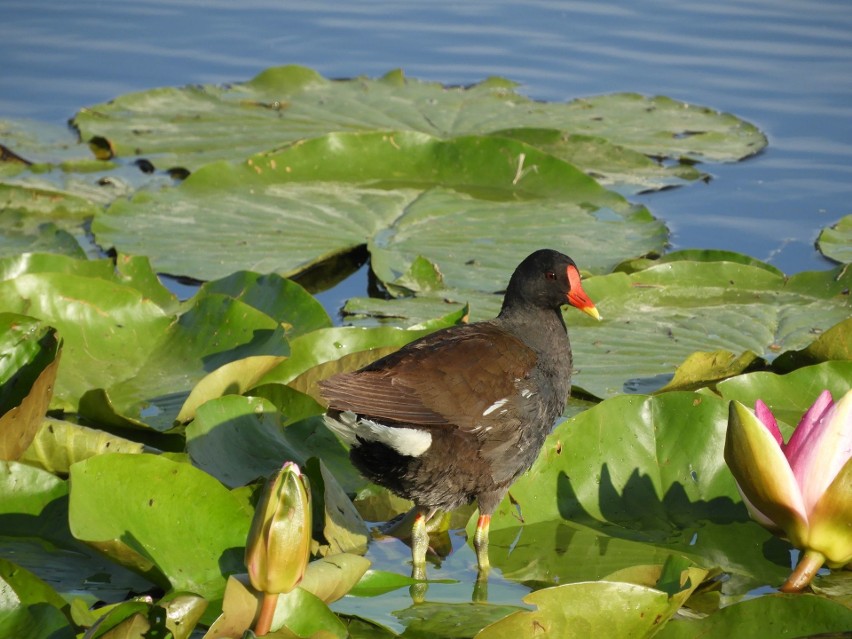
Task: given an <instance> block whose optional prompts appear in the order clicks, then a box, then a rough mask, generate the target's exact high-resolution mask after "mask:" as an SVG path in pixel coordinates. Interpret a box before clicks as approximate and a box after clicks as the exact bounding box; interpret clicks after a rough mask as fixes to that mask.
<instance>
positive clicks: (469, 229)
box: [92, 132, 667, 291]
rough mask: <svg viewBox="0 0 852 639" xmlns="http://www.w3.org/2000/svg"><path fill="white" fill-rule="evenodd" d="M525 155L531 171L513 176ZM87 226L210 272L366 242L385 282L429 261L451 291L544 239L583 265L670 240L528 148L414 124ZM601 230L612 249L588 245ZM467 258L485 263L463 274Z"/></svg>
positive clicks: (209, 172) (267, 160)
mask: <svg viewBox="0 0 852 639" xmlns="http://www.w3.org/2000/svg"><path fill="white" fill-rule="evenodd" d="M521 163H525V166H527V167H528V169H529V171H528V172H527V173H524V174H523V176H522V177H520V178H519V177H518V176H517V175H516V173H517V170H518V167H519V166H520V164H521ZM247 216H248V217H250V219H251V225H248V226H247V225H246V224H245V219H246V217H247ZM308 220H309V221H310V223H307V221H308ZM190 221H191V222H192V223H191V224H190V223H188V222H190ZM460 225H461V226H460ZM92 228H93V231H94V233H95V234H96V236H97V238H98V241H99V243H101V244H102V245H105V246H114V247H115V248H117V249H118V250H119V251H122V252H125V253H131V254H132V253H140V254H146V255H149V256H150V257H151V260H152V262H153V263H154V264H155V266H156V268H157V269H158V270H160V271H162V272H166V273H170V274H172V275H184V276H191V277H194V278H196V279H202V280H205V279H213V278H219V277H224V276H227V275H228V274H230V273H232V272H233V271H238V270H241V269H251V270H253V271H259V272H268V271H275V272H278V273H280V274H282V275H285V276H292V275H296V274H299V273H302V272H304V271H305V270H307V269H309V268H311V267H312V266H316V265H317V264H320V263H321V262H323V261H324V260H327V259H329V258H331V257H334V256H337V255H340V254H343V253H348V252H351V251H353V250H355V249H356V248H357V247H359V246H362V245H364V244H368V247H369V250H370V252H371V255H372V258H373V270H374V271H375V272H376V274H377V275H378V276H379V277H380V278H381V279H382V280H384V281H386V282H392V281H394V280H396V279H397V278H398V277H399V276H400V275H402V274H403V273H405V272H406V271H408V270H409V268H410V265H411V263H412V262H414V261H415V260H416V259H417V258H418V256H422V257H423V258H426V259H428V260H429V261H431V262H433V263H435V264H437V265H438V268H440V270H441V272H442V273H443V274H444V276H445V279H446V282H447V284H448V286H460V285H463V287H464V288H471V289H475V290H482V289H481V287H482V286H485V289H484V290H486V291H493V290H494V287H495V283H494V282H495V279H496V280H497V281H498V283H497V284H496V286H497V287H503V286H505V280H506V279H507V275H508V274H507V272H506V271H507V270H508V273H511V270H512V269H513V268H514V266H515V265H516V264H517V263H518V262H520V260H521V259H522V258H523V257H525V256H526V254H527V253H529V252H531V251H532V250H533V249H537V248H540V247H541V246H546V245H553V244H556V245H558V246H562V245H566V246H565V248H567V249H568V250H570V251H571V252H572V256H573V257H574V258H575V259H576V260H577V262H578V263H580V264H583V265H584V266H583V268H586V269H589V270H592V271H595V272H604V271H607V270H609V269H610V268H611V267H612V266H615V265H616V264H617V263H618V262H620V261H621V260H623V259H625V258H627V257H630V256H636V255H641V254H644V253H647V252H649V251H661V250H662V248H663V246H664V245H665V243H666V240H667V232H666V229H665V226H664V225H663V224H662V223H660V222H659V221H657V220H655V219H654V218H653V217H652V216H651V215H650V214H649V213H648V211H647V210H645V209H644V208H641V207H636V208H634V207H631V206H630V205H629V204H628V203H627V202H626V201H625V200H624V199H623V198H622V197H621V196H619V195H617V194H616V193H614V192H612V191H607V190H606V189H604V188H602V187H601V186H600V185H598V184H597V182H595V181H594V180H593V179H591V178H589V177H588V176H586V175H585V174H583V173H582V172H581V171H579V170H578V169H576V168H575V167H573V166H572V165H570V164H568V163H566V162H563V161H561V160H559V159H557V158H555V157H553V156H550V155H546V154H543V153H541V152H540V151H537V150H536V149H535V148H533V147H529V146H527V145H524V144H522V143H520V142H516V141H513V140H508V139H504V138H493V137H464V138H454V139H452V140H441V139H439V138H434V137H430V136H428V135H426V134H422V133H413V132H391V133H384V132H383V133H333V134H329V135H327V136H324V137H321V138H316V139H312V140H308V141H304V142H299V143H296V144H293V145H291V146H288V147H286V148H284V149H283V150H280V151H276V152H274V153H267V154H261V155H257V156H253V157H251V158H249V159H248V160H247V161H245V162H242V163H240V164H227V163H224V162H219V163H214V164H210V165H207V166H205V167H203V168H201V169H199V170H198V171H197V172H195V173H194V174H193V175H192V176H190V177H189V178H188V179H187V180H186V181H185V182H183V183H182V184H181V185H180V186H179V187H177V188H173V189H163V190H161V191H158V192H156V193H149V192H144V193H140V194H139V195H138V196H137V197H135V198H133V199H131V200H129V201H118V202H116V203H115V204H114V205H113V206H112V207H110V209H109V210H108V211H107V213H106V214H104V215H100V216H98V218H97V219H96V220H95V221H94V223H93V227H92ZM567 228H570V229H571V232H570V233H568V232H566V229H567ZM507 230H510V231H511V233H508V232H507ZM601 233H605V234H606V235H607V237H608V239H609V248H608V250H607V251H606V252H601V251H595V250H593V249H592V248H591V247H592V246H594V242H593V238H594V237H599V236H600V234H601ZM470 237H477V238H479V239H478V240H477V242H473V243H471V242H470V241H469V238H470ZM188 246H191V247H193V250H191V251H188V250H187V248H186V247H188ZM248 247H250V248H248ZM471 260H474V261H478V262H479V263H480V267H479V268H478V269H465V268H464V263H465V262H469V261H471ZM447 269H454V270H447ZM477 273H479V276H478V277H479V280H476V279H474V280H473V281H470V277H469V276H470V275H471V274H477ZM482 273H485V274H487V276H488V277H487V280H486V281H487V283H482V278H483V275H482ZM498 274H499V276H498Z"/></svg>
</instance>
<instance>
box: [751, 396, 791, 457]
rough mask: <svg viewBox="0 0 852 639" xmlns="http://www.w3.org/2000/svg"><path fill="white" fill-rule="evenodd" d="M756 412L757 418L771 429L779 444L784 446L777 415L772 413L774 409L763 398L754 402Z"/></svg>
mask: <svg viewBox="0 0 852 639" xmlns="http://www.w3.org/2000/svg"><path fill="white" fill-rule="evenodd" d="M754 414H755V415H757V418H758V419H759V420H760V421H761V422H762V423H763V425H764V426H766V428H768V429H769V432H770V433H771V434H772V436H773V437H774V438H775V441H776V442H778V445H779V446H783V445H784V438H783V437H782V436H781V431H780V430H779V429H778V422H777V421H775V415H773V414H772V411H771V410H769V406H767V405H766V404H765V403H764V402H763V400H762V399H759V400H757V401H756V402H755V403H754Z"/></svg>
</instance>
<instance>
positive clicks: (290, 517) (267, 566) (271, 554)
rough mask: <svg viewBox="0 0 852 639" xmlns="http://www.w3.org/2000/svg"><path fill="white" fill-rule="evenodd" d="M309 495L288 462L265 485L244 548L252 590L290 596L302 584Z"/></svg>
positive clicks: (307, 550)
mask: <svg viewBox="0 0 852 639" xmlns="http://www.w3.org/2000/svg"><path fill="white" fill-rule="evenodd" d="M310 494H311V491H310V485H309V483H308V478H307V477H305V476H304V475H302V474H301V472H300V471H299V467H298V466H297V465H296V464H294V463H292V462H287V463H286V464H284V467H283V468H282V469H281V470H280V471H278V473H277V474H276V475H274V476H273V477H271V478H270V479H269V481H267V482H266V486H264V489H263V495H262V496H261V498H260V501H259V502H258V504H257V508H256V509H255V511H254V519H252V523H251V530H250V531H249V537H248V543H247V544H246V557H245V561H246V566H247V567H248V573H249V579H250V581H251V584H252V586H254V588H255V589H256V590H258V591H260V592H264V593H282V592H290V591H291V590H292V589H293V588H295V587H296V585H297V584H298V583H299V582H300V581H301V580H302V577H303V576H304V574H305V568H306V567H307V565H308V559H309V557H310V550H311V500H310Z"/></svg>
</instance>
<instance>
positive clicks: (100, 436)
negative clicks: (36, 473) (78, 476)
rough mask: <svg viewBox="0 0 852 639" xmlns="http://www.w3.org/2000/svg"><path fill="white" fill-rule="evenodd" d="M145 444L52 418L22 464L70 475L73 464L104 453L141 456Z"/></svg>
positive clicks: (48, 420)
mask: <svg viewBox="0 0 852 639" xmlns="http://www.w3.org/2000/svg"><path fill="white" fill-rule="evenodd" d="M144 448H145V447H144V445H143V444H140V443H139V442H135V441H131V440H129V439H124V438H123V437H118V436H116V435H111V434H110V433H108V432H106V431H103V430H99V429H96V428H88V427H86V426H80V425H79V424H74V423H71V422H68V421H64V420H61V419H54V418H51V417H47V418H44V419H43V420H41V425H40V427H39V429H38V432H37V433H36V435H35V438H34V439H33V441H32V443H31V444H30V445H29V447H28V448H27V449H26V450H25V451H24V454H23V456H22V458H21V459H22V461H24V462H26V463H28V464H32V465H34V466H39V467H40V468H44V469H45V470H48V471H50V472H52V473H62V474H67V473H68V470H69V469H70V468H71V465H72V464H74V463H76V462H78V461H83V460H84V459H88V458H89V457H93V456H94V455H100V454H103V453H141V452H142V451H143V450H144Z"/></svg>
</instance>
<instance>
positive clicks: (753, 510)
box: [737, 483, 784, 536]
mask: <svg viewBox="0 0 852 639" xmlns="http://www.w3.org/2000/svg"><path fill="white" fill-rule="evenodd" d="M737 490H738V491H739V492H740V497H742V500H743V503H744V504H745V507H746V510H748V514H749V516H750V517H751V518H752V519H754V520H755V521H756V522H757V523H759V524H760V525H761V526H763V527H764V528H766V529H767V530H769V531H770V532H771V533H772V534H774V535H778V536H783V535H784V531H783V530H781V529H780V528H779V527H778V526H777V525H776V524H775V522H774V521H772V520H771V519H770V518H769V517H767V516H766V515H764V514H763V513H762V512H760V510H758V508H757V506H755V505H754V504H753V503H751V500H750V499H749V498H748V495H746V494H745V493H744V492H743V489H742V487H741V486H740V485H739V483H737Z"/></svg>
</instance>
